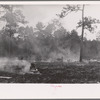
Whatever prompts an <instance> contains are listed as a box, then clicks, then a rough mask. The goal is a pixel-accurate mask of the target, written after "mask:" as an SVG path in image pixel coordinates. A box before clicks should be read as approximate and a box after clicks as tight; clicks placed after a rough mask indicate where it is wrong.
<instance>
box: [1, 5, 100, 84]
mask: <svg viewBox="0 0 100 100" xmlns="http://www.w3.org/2000/svg"><path fill="white" fill-rule="evenodd" d="M99 10H100V4H68V3H67V4H61V5H57V4H55V5H49V4H46V5H39V4H37V5H28V4H27V5H18V4H17V5H16V4H14V5H12V4H0V83H33V84H34V83H45V84H47V83H50V84H51V83H59V84H60V83H61V84H70V83H71V84H72V83H73V84H75V83H79V84H80V83H81V84H82V83H87V84H88V83H100V13H99Z"/></svg>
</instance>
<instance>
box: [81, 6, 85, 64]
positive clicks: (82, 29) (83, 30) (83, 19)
mask: <svg viewBox="0 0 100 100" xmlns="http://www.w3.org/2000/svg"><path fill="white" fill-rule="evenodd" d="M83 35H84V5H83V8H82V35H81V43H80V62H82V59H83Z"/></svg>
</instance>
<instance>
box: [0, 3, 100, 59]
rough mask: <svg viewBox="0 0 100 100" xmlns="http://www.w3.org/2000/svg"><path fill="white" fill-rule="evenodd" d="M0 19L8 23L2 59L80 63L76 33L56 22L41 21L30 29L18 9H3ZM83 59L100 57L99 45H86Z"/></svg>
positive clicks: (2, 34)
mask: <svg viewBox="0 0 100 100" xmlns="http://www.w3.org/2000/svg"><path fill="white" fill-rule="evenodd" d="M0 8H1V9H2V10H3V11H4V13H2V14H1V18H0V20H1V21H3V23H5V25H4V27H3V28H2V29H1V31H0V56H1V57H20V56H22V57H24V58H25V59H32V60H35V61H56V60H57V59H58V58H60V59H63V60H64V61H78V60H79V55H80V38H81V37H80V36H79V35H78V33H77V31H76V30H72V31H70V32H69V31H67V30H66V29H65V28H64V27H63V25H62V24H61V23H60V22H59V20H57V19H53V20H51V21H50V22H49V23H47V24H45V25H44V24H43V23H42V22H38V23H37V24H36V26H35V27H34V28H33V27H30V26H28V24H27V23H28V22H27V21H25V17H24V15H23V14H22V13H21V11H20V10H19V9H18V8H19V6H17V7H16V6H8V5H6V6H3V5H1V6H0ZM83 47H84V48H83V58H84V59H93V58H99V57H100V42H99V41H96V40H93V41H90V40H87V39H86V38H84V42H83Z"/></svg>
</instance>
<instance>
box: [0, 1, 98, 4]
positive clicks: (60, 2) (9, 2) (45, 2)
mask: <svg viewBox="0 0 100 100" xmlns="http://www.w3.org/2000/svg"><path fill="white" fill-rule="evenodd" d="M0 4H12V5H65V4H100V1H95V2H94V1H0Z"/></svg>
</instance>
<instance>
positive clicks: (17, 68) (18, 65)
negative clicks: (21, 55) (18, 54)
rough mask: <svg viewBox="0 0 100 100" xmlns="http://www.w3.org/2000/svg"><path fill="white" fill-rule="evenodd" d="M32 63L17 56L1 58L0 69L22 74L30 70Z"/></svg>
mask: <svg viewBox="0 0 100 100" xmlns="http://www.w3.org/2000/svg"><path fill="white" fill-rule="evenodd" d="M29 70H30V63H29V62H28V61H26V60H18V59H17V58H6V57H4V58H0V71H5V72H10V73H16V74H22V73H26V72H29Z"/></svg>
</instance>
